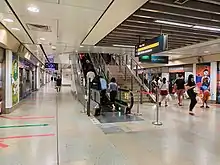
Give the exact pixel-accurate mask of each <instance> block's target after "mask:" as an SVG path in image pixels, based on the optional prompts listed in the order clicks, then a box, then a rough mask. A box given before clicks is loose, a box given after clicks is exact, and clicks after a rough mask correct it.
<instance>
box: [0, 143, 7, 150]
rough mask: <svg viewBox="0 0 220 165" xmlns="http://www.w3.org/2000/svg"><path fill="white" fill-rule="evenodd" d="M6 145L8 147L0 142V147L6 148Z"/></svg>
mask: <svg viewBox="0 0 220 165" xmlns="http://www.w3.org/2000/svg"><path fill="white" fill-rule="evenodd" d="M7 147H8V145H7V144H4V143H0V149H1V148H7Z"/></svg>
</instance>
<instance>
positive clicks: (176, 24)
mask: <svg viewBox="0 0 220 165" xmlns="http://www.w3.org/2000/svg"><path fill="white" fill-rule="evenodd" d="M155 22H156V23H162V24H167V25H175V26H183V27H193V25H189V24H183V23H177V22H170V21H162V20H156V21H155Z"/></svg>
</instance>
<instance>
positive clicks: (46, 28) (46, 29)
mask: <svg viewBox="0 0 220 165" xmlns="http://www.w3.org/2000/svg"><path fill="white" fill-rule="evenodd" d="M26 25H27V27H28V29H29V30H32V31H40V32H52V30H51V27H50V26H47V25H39V24H31V23H27V24H26Z"/></svg>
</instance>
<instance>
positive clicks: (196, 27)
mask: <svg viewBox="0 0 220 165" xmlns="http://www.w3.org/2000/svg"><path fill="white" fill-rule="evenodd" d="M193 28H195V29H202V30H210V31H219V32H220V29H219V28H214V27H206V26H197V25H196V26H193Z"/></svg>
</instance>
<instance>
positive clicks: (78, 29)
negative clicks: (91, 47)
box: [9, 0, 110, 54]
mask: <svg viewBox="0 0 220 165" xmlns="http://www.w3.org/2000/svg"><path fill="white" fill-rule="evenodd" d="M21 1H22V3H21ZM9 2H10V4H11V6H12V8H13V9H14V10H15V12H16V13H17V15H18V17H19V18H20V20H21V21H22V23H23V25H25V27H26V29H27V30H28V32H29V34H30V35H31V37H32V39H33V40H34V42H35V43H42V44H43V47H44V49H45V51H46V53H47V54H53V53H54V50H52V49H51V46H55V47H57V49H56V51H58V53H60V51H63V50H66V49H67V48H68V51H69V50H70V49H71V50H72V51H74V50H77V49H78V48H79V46H80V43H81V42H82V40H83V38H84V37H85V36H86V35H87V33H88V32H89V31H90V29H91V28H92V27H93V25H94V24H95V23H96V21H97V20H98V19H99V17H100V16H101V14H102V13H103V12H104V10H105V9H106V7H107V6H108V4H109V2H110V0H93V1H92V2H93V3H92V2H91V0H90V1H88V0H81V1H78V0H76V1H71V0H70V1H67V0H65V1H64V0H61V1H60V4H57V3H56V2H55V1H53V3H48V2H52V1H47V2H45V1H39V0H38V1H36V0H35V1H34V0H9ZM30 6H34V7H37V8H38V9H39V12H38V13H31V12H30V11H28V10H27V8H28V7H30ZM51 11H52V12H51ZM64 11H65V12H64ZM27 23H31V24H36V25H44V26H49V27H50V28H51V32H40V31H33V30H29V29H28V28H27V26H26V25H27ZM40 38H44V39H45V40H44V41H42V40H40Z"/></svg>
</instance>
